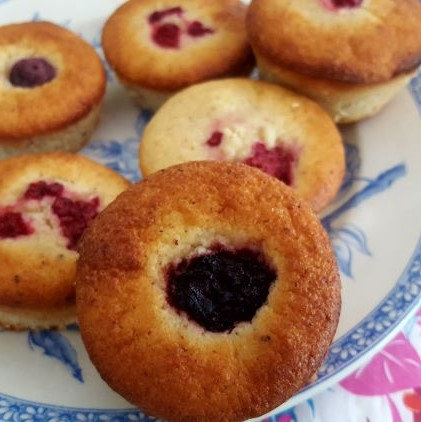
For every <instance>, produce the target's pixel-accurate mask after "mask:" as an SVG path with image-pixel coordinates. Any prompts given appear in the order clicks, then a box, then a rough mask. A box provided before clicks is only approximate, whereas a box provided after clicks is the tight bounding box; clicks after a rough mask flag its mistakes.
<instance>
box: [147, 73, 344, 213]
mask: <svg viewBox="0 0 421 422" xmlns="http://www.w3.org/2000/svg"><path fill="white" fill-rule="evenodd" d="M196 160H216V161H238V162H243V163H246V164H249V165H251V166H254V167H257V168H260V169H261V170H263V171H265V172H266V173H268V174H270V175H272V176H274V177H276V178H278V179H279V180H281V181H283V182H284V183H286V184H287V185H289V186H291V187H293V188H294V189H295V190H296V191H297V192H298V193H299V194H300V195H301V196H302V197H303V198H304V199H305V200H307V201H308V202H310V204H311V206H312V207H313V209H314V210H316V211H320V210H321V209H322V208H323V207H325V206H326V205H327V204H328V203H329V202H330V201H331V200H332V199H333V198H334V196H335V195H336V193H337V191H338V189H339V187H340V185H341V182H342V178H343V174H344V168H345V158H344V148H343V144H342V141H341V137H340V134H339V132H338V130H337V128H336V126H335V124H334V123H333V121H332V119H331V118H330V117H329V115H328V114H327V113H326V112H325V111H323V110H322V109H321V108H320V107H319V106H318V105H317V104H316V103H314V102H313V101H311V100H309V99H307V98H304V97H302V96H299V95H297V94H295V93H293V92H291V91H288V90H286V89H283V88H281V87H279V86H277V85H274V84H269V83H265V82H261V81H254V80H249V79H242V78H236V79H226V80H219V81H211V82H205V83H202V84H199V85H195V86H192V87H190V88H187V89H185V90H183V91H182V92H180V93H178V94H177V95H175V96H174V97H172V98H171V99H170V100H168V102H167V103H166V104H164V105H163V107H162V108H161V109H160V110H158V112H157V113H156V114H155V115H154V116H153V118H152V120H151V121H150V122H149V124H148V125H147V127H146V129H145V131H144V133H143V135H142V140H141V144H140V152H139V161H140V167H141V170H142V173H143V174H144V175H145V176H148V175H149V174H151V173H153V172H155V171H157V170H160V169H162V168H165V167H169V166H171V165H174V164H178V163H182V162H186V161H196ZM238 183H241V182H240V181H239V182H238Z"/></svg>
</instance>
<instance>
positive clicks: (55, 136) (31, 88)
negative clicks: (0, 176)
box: [0, 22, 105, 158]
mask: <svg viewBox="0 0 421 422" xmlns="http://www.w3.org/2000/svg"><path fill="white" fill-rule="evenodd" d="M104 93H105V73H104V69H103V66H102V63H101V61H100V59H99V57H98V56H97V54H96V53H95V51H94V49H93V48H92V47H91V46H90V45H89V44H88V43H87V42H85V41H83V40H82V39H81V38H80V37H79V36H77V35H75V34H73V33H72V32H70V31H69V30H67V29H64V28H61V27H59V26H57V25H54V24H52V23H48V22H27V23H20V24H11V25H6V26H2V27H0V114H1V116H2V119H1V121H0V158H4V157H8V156H12V155H19V154H25V153H34V152H49V151H56V150H62V151H77V150H78V149H80V148H82V146H83V145H84V144H85V143H86V142H87V141H88V139H89V137H90V135H91V133H92V132H93V130H94V128H95V126H96V124H97V122H98V117H99V111H100V105H101V102H102V99H103V96H104Z"/></svg>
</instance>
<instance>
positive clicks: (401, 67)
mask: <svg viewBox="0 0 421 422" xmlns="http://www.w3.org/2000/svg"><path fill="white" fill-rule="evenodd" d="M420 22H421V2H420V1H419V0H404V1H394V0H294V1H289V0H253V1H252V3H251V5H250V7H249V10H248V14H247V31H248V36H249V41H250V43H251V45H252V47H253V50H254V52H255V54H256V59H257V63H258V66H259V70H260V75H261V77H262V78H264V79H267V80H269V81H272V82H277V83H280V84H281V85H285V86H287V87H290V88H293V89H295V90H296V91H298V92H301V93H303V94H305V95H307V96H309V97H311V98H313V99H314V100H316V101H318V102H319V103H320V104H321V105H322V106H323V107H324V108H325V109H326V110H327V111H328V112H329V113H330V114H331V116H332V117H333V119H334V120H335V121H336V122H338V123H347V122H354V121H358V120H361V119H363V118H366V117H369V116H372V115H374V114H376V113H377V112H378V111H379V110H381V108H382V107H384V106H385V105H386V104H387V103H388V102H389V101H390V100H391V99H392V98H393V97H394V96H395V94H396V93H397V92H398V91H399V90H400V89H401V88H402V87H404V86H405V85H406V84H407V83H408V81H409V80H410V78H411V77H412V76H414V73H415V70H416V68H417V66H418V65H419V64H420V63H421V24H420Z"/></svg>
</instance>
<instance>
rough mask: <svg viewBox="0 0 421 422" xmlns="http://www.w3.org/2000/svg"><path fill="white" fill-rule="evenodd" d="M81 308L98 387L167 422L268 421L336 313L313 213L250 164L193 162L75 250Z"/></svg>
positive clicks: (153, 179)
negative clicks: (261, 418) (258, 418)
mask: <svg viewBox="0 0 421 422" xmlns="http://www.w3.org/2000/svg"><path fill="white" fill-rule="evenodd" d="M79 251H80V260H79V262H78V269H77V276H76V305H77V312H78V318H79V324H80V329H81V334H82V338H83V341H84V343H85V345H86V348H87V350H88V353H89V356H90V358H91V359H92V361H93V363H94V365H95V366H96V367H97V369H98V371H99V373H100V374H101V376H102V377H103V379H104V380H105V381H106V382H107V383H108V384H109V385H110V386H111V387H112V388H113V389H114V390H115V391H117V392H118V393H120V394H121V395H122V396H123V397H125V398H126V399H127V400H129V401H130V402H132V403H133V404H135V405H136V406H139V407H140V408H141V409H143V410H144V411H146V412H147V413H149V414H150V415H154V416H156V417H159V418H163V419H165V420H169V421H180V422H181V421H200V422H207V421H209V422H211V421H212V422H214V421H227V422H228V421H229V422H231V421H242V420H244V419H248V418H251V417H255V416H259V415H262V414H264V413H267V412H268V411H270V410H272V409H273V408H275V407H276V406H278V405H280V404H281V403H282V402H284V401H285V400H287V399H288V398H289V397H290V396H291V395H292V394H294V393H295V392H296V391H298V390H299V389H300V388H302V387H303V386H304V385H305V384H306V383H307V382H308V380H309V379H310V377H311V376H312V375H313V374H314V373H315V371H316V370H317V369H318V367H319V366H320V365H321V363H322V360H323V358H324V356H325V354H326V352H327V350H328V347H329V345H330V343H331V341H332V338H333V335H334V333H335V330H336V326H337V323H338V318H339V313H340V302H341V299H340V279H339V274H338V270H337V266H336V261H335V257H334V255H333V253H332V250H331V248H330V245H329V239H328V237H327V235H326V233H325V231H324V230H323V228H322V226H321V224H320V222H319V221H318V219H317V217H316V216H315V214H314V213H313V212H312V211H311V209H310V207H309V206H308V205H307V204H306V203H305V202H304V201H302V200H301V199H299V197H298V196H297V195H296V194H295V193H294V192H293V191H292V190H291V189H290V188H288V187H287V186H286V185H285V184H283V183H279V182H278V181H277V180H276V179H274V178H272V177H269V176H268V175H266V174H265V173H263V172H261V171H259V170H257V169H255V168H252V167H250V166H247V165H244V164H239V163H227V162H193V163H185V164H181V165H178V166H174V167H171V168H169V169H165V170H162V171H160V172H158V173H155V174H154V175H152V176H150V177H148V178H147V179H146V180H145V181H144V182H141V183H139V184H137V185H136V186H134V187H133V188H131V189H129V190H128V191H126V192H124V193H123V194H122V195H120V196H119V197H118V198H117V200H116V201H114V202H113V203H112V204H111V205H110V206H109V207H108V208H107V209H106V210H105V211H104V212H103V213H101V215H100V216H98V218H97V219H96V220H95V221H94V222H93V223H92V225H91V226H90V227H89V228H88V230H87V232H86V234H85V236H84V237H83V239H82V241H81V246H80V249H79Z"/></svg>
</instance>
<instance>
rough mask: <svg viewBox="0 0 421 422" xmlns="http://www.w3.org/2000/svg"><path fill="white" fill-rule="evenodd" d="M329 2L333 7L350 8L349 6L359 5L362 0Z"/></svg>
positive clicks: (333, 0)
mask: <svg viewBox="0 0 421 422" xmlns="http://www.w3.org/2000/svg"><path fill="white" fill-rule="evenodd" d="M331 2H332V4H333V5H334V6H335V7H338V8H340V7H347V8H351V7H358V6H360V5H361V3H362V2H363V0H331Z"/></svg>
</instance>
